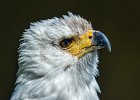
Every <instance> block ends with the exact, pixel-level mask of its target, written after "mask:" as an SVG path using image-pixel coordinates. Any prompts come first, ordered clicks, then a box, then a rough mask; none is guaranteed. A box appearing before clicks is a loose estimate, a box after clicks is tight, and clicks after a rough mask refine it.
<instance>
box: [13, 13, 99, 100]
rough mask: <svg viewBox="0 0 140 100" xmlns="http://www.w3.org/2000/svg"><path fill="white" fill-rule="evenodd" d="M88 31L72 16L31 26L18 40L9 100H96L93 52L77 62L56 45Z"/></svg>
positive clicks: (43, 21) (86, 22)
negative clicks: (12, 90) (15, 65)
mask: <svg viewBox="0 0 140 100" xmlns="http://www.w3.org/2000/svg"><path fill="white" fill-rule="evenodd" d="M90 29H92V26H91V24H90V22H88V21H86V20H85V19H83V18H81V17H80V16H76V15H73V14H72V13H69V14H68V16H63V18H56V17H55V18H52V19H48V20H42V21H39V22H36V23H32V24H31V26H30V28H29V29H27V30H26V31H25V32H24V34H23V36H22V39H21V41H22V42H21V44H20V48H19V59H18V61H19V62H18V63H19V70H18V73H17V81H16V87H15V90H14V92H13V94H12V97H11V100H99V98H98V96H97V91H98V92H100V89H99V86H98V84H97V82H96V79H95V76H96V75H97V74H98V69H97V63H98V55H97V51H94V52H90V53H88V54H86V55H85V56H84V57H82V58H81V59H79V60H78V59H77V57H74V56H72V55H71V54H69V53H68V52H66V51H63V50H62V49H60V47H59V44H58V43H59V41H60V40H61V39H63V38H68V37H71V36H74V35H79V34H83V33H85V32H86V31H87V30H90ZM67 66H69V68H68V69H67V70H64V69H65V68H66V67H67Z"/></svg>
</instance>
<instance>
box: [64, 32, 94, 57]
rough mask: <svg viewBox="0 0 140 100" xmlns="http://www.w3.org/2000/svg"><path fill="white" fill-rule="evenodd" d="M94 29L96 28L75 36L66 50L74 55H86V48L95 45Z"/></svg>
mask: <svg viewBox="0 0 140 100" xmlns="http://www.w3.org/2000/svg"><path fill="white" fill-rule="evenodd" d="M93 31H94V30H89V31H87V32H86V33H84V34H82V35H79V36H76V37H73V39H74V40H73V41H72V43H71V45H70V47H69V48H68V49H67V50H66V51H67V52H69V53H70V54H72V55H73V56H79V55H84V52H85V50H86V48H87V47H90V46H92V45H93V44H92V37H93ZM80 57H81V56H80Z"/></svg>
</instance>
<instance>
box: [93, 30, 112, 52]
mask: <svg viewBox="0 0 140 100" xmlns="http://www.w3.org/2000/svg"><path fill="white" fill-rule="evenodd" d="M92 43H93V44H94V46H95V47H96V48H97V49H101V48H107V49H108V50H109V51H110V52H111V45H110V42H109V40H108V38H107V37H106V36H105V35H104V34H103V33H102V32H100V31H94V32H93V39H92Z"/></svg>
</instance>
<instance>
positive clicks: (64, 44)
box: [60, 39, 72, 47]
mask: <svg viewBox="0 0 140 100" xmlns="http://www.w3.org/2000/svg"><path fill="white" fill-rule="evenodd" d="M71 43H72V40H71V39H64V40H62V41H61V42H60V46H61V47H68V46H69V45H70V44H71Z"/></svg>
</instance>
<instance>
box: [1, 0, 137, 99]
mask: <svg viewBox="0 0 140 100" xmlns="http://www.w3.org/2000/svg"><path fill="white" fill-rule="evenodd" d="M68 11H70V12H73V13H74V14H80V15H81V16H82V17H84V18H86V19H87V20H90V21H91V22H92V24H93V26H94V28H95V29H97V30H100V31H103V32H104V33H105V34H106V35H107V36H108V38H109V39H110V42H111V44H112V52H111V53H109V52H107V50H105V49H104V50H101V52H100V64H99V65H100V67H99V70H100V77H98V83H99V85H100V87H101V90H102V93H101V94H99V96H100V99H101V100H140V87H139V85H140V74H139V73H140V71H139V70H140V63H139V62H140V58H139V56H140V55H139V54H140V53H139V52H140V47H139V45H140V32H139V29H140V20H139V19H140V0H9V1H8V0H3V1H2V0H1V1H0V43H1V45H0V77H1V78H0V100H8V99H9V97H10V95H11V92H12V91H13V88H14V82H15V79H16V71H17V68H18V67H17V55H18V53H17V48H18V45H19V41H18V40H19V39H20V37H21V35H22V32H23V31H24V29H27V28H29V23H30V22H34V21H38V20H41V19H48V18H52V17H54V16H57V17H61V15H63V14H67V12H68Z"/></svg>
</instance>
